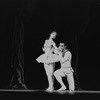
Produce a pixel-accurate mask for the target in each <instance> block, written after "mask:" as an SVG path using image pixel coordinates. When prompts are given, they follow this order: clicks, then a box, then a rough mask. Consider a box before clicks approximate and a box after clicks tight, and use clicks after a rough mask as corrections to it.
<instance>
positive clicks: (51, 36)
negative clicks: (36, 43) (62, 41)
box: [50, 31, 57, 39]
mask: <svg viewBox="0 0 100 100" xmlns="http://www.w3.org/2000/svg"><path fill="white" fill-rule="evenodd" d="M56 36H57V32H55V31H53V32H52V33H51V34H50V38H51V39H55V38H56Z"/></svg>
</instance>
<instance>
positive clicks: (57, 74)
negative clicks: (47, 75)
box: [54, 70, 66, 91]
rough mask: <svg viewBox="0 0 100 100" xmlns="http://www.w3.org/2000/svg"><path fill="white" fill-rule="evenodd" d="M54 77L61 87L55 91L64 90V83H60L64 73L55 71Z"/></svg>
mask: <svg viewBox="0 0 100 100" xmlns="http://www.w3.org/2000/svg"><path fill="white" fill-rule="evenodd" d="M54 76H55V78H56V79H57V81H58V82H59V83H60V85H61V88H60V89H58V90H57V91H61V90H65V89H66V86H65V85H64V83H63V81H62V76H64V73H63V72H62V71H61V70H57V71H55V72H54Z"/></svg>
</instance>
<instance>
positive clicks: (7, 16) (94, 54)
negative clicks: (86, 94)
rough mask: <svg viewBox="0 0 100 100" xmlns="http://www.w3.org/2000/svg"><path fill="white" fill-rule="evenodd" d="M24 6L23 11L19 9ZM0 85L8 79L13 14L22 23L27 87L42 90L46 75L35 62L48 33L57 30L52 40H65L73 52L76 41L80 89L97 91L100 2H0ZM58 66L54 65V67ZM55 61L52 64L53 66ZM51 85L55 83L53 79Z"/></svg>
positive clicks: (71, 0) (33, 0) (99, 88)
mask: <svg viewBox="0 0 100 100" xmlns="http://www.w3.org/2000/svg"><path fill="white" fill-rule="evenodd" d="M23 9H24V10H23ZM0 14H1V15H0V28H1V29H0V57H1V61H0V88H6V86H7V85H8V84H9V82H10V80H11V76H10V68H11V52H12V51H11V50H12V49H11V47H12V33H13V31H14V25H15V20H16V16H17V15H21V22H22V23H23V25H24V64H25V66H24V75H25V76H24V78H25V83H26V86H27V87H28V88H29V89H45V88H46V87H47V79H46V74H45V71H44V68H43V65H42V64H38V63H37V62H36V58H37V57H38V56H39V55H41V54H42V53H43V52H42V46H43V44H44V41H45V39H47V38H48V37H49V34H50V33H51V32H52V31H53V30H55V31H57V33H58V34H57V38H56V39H55V42H56V43H57V46H58V44H59V42H60V41H61V40H64V41H66V43H67V46H68V49H69V50H70V51H71V52H72V54H73V57H74V55H76V54H75V51H74V46H75V44H74V43H73V41H74V40H73V39H74V38H75V36H77V41H78V42H77V43H78V67H77V68H78V73H79V74H78V78H79V82H80V86H81V88H82V89H83V90H100V87H99V84H100V81H99V76H100V72H99V71H100V68H99V67H100V63H99V56H100V48H99V47H100V44H99V42H100V39H99V34H100V29H99V28H100V5H99V1H97V0H25V1H23V0H14V1H13V0H12V1H11V0H9V1H6V0H4V1H0ZM57 65H58V66H57ZM57 68H59V64H56V69H57ZM55 85H57V86H58V83H57V82H56V80H55Z"/></svg>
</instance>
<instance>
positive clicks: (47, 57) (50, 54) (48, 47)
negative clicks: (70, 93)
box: [36, 31, 60, 91]
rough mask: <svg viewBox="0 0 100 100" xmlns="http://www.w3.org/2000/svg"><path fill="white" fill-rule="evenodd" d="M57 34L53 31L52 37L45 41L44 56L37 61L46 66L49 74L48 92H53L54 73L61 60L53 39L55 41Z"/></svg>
mask: <svg viewBox="0 0 100 100" xmlns="http://www.w3.org/2000/svg"><path fill="white" fill-rule="evenodd" d="M56 35H57V33H56V32H55V31H53V32H52V33H51V34H50V37H49V39H48V40H45V43H44V47H43V51H44V52H45V53H44V54H42V55H40V56H39V57H38V58H37V59H36V60H37V62H38V63H40V62H41V63H43V64H44V69H45V71H46V74H47V78H48V83H49V87H48V88H47V89H46V90H47V91H53V78H54V76H53V72H54V67H55V62H58V61H59V60H60V58H59V55H58V54H59V53H58V51H57V47H56V44H55V42H54V41H53V39H55V37H56Z"/></svg>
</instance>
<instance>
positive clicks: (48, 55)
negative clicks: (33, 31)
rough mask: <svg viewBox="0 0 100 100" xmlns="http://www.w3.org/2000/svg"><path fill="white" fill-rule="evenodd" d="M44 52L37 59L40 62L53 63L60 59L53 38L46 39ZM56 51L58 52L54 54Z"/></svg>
mask: <svg viewBox="0 0 100 100" xmlns="http://www.w3.org/2000/svg"><path fill="white" fill-rule="evenodd" d="M43 51H44V52H45V53H44V54H42V55H40V56H39V57H38V58H37V59H36V60H37V62H38V63H40V62H41V63H53V62H58V61H60V57H59V55H58V54H57V48H56V45H55V43H54V42H53V40H46V41H45V44H44V48H43ZM54 53H56V54H54Z"/></svg>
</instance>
